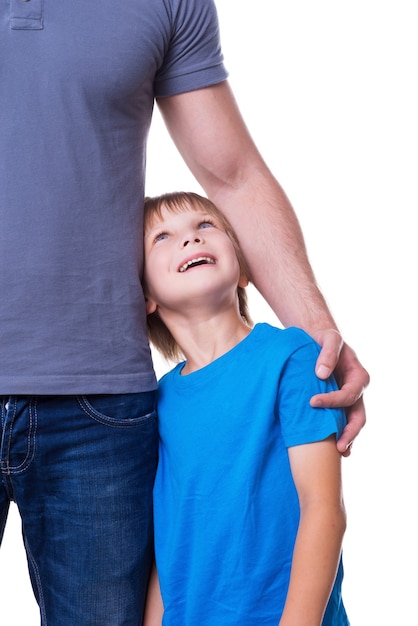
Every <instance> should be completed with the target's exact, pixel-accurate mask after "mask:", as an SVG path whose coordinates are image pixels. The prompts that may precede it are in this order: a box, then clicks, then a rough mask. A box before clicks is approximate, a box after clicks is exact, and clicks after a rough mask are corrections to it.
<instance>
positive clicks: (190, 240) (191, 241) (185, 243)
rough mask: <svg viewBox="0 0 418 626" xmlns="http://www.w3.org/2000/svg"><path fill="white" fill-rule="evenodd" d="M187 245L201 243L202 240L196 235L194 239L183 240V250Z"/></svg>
mask: <svg viewBox="0 0 418 626" xmlns="http://www.w3.org/2000/svg"><path fill="white" fill-rule="evenodd" d="M189 243H202V238H201V237H199V236H198V235H196V236H195V237H190V238H189V239H185V240H184V241H183V248H185V247H186V246H188V245H189Z"/></svg>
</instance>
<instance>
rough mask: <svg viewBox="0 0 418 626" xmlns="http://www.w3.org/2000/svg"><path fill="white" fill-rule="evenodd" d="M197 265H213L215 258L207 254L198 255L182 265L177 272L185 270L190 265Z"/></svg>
mask: <svg viewBox="0 0 418 626" xmlns="http://www.w3.org/2000/svg"><path fill="white" fill-rule="evenodd" d="M198 265H215V260H214V259H211V258H210V257H208V256H200V257H198V258H197V259H191V260H190V261H187V263H185V264H184V265H182V266H181V267H180V269H179V272H187V270H188V269H190V268H191V267H197V266H198Z"/></svg>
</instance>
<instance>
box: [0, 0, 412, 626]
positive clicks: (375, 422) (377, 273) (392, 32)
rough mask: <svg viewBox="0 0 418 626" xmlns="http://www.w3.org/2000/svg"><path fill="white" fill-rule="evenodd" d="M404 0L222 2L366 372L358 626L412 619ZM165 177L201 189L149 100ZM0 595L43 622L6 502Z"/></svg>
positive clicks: (5, 606) (351, 571)
mask: <svg viewBox="0 0 418 626" xmlns="http://www.w3.org/2000/svg"><path fill="white" fill-rule="evenodd" d="M414 5H415V2H413V1H412V0H411V1H407V0H396V2H394V1H392V2H390V1H387V0H379V1H378V0H352V1H351V2H350V3H348V2H339V1H338V0H328V1H326V0H317V1H316V2H312V0H309V1H308V0H299V1H298V0H292V1H290V0H283V1H274V0H257V2H256V3H255V2H254V1H253V0H251V1H250V0H218V10H219V16H220V22H221V35H222V43H223V49H224V55H225V59H226V65H227V67H228V69H229V72H230V82H231V84H232V87H233V89H234V91H235V94H236V96H237V99H238V102H239V104H240V107H241V110H242V112H243V114H244V118H245V119H246V121H247V124H248V126H249V128H250V131H251V133H252V135H253V137H254V138H255V140H256V143H257V144H258V146H259V148H260V150H261V152H262V154H263V156H264V157H265V159H266V161H267V162H268V164H269V165H270V167H271V169H272V170H273V172H274V173H275V175H276V176H277V178H278V179H279V181H280V182H281V184H282V185H283V187H284V188H285V190H286V192H287V194H288V195H289V197H290V199H291V201H292V203H293V205H294V207H295V209H296V212H297V214H298V216H299V218H300V221H301V224H302V227H303V230H304V233H305V237H306V242H307V246H308V251H309V255H310V259H311V262H312V264H313V267H314V269H315V272H316V275H317V279H318V281H319V284H320V286H321V288H322V289H323V291H324V293H325V295H326V297H327V299H328V302H329V305H330V308H331V310H332V311H333V313H334V315H335V317H336V319H337V321H338V323H339V325H340V328H341V330H342V332H343V334H344V336H345V338H346V340H347V342H348V343H350V344H351V345H352V346H353V347H354V348H355V349H356V351H357V353H358V355H359V358H360V360H361V361H362V362H363V364H364V365H365V366H366V367H367V368H368V369H369V371H370V374H371V376H372V382H371V385H370V387H369V389H368V391H367V394H366V401H367V408H368V424H367V426H366V428H365V429H364V430H363V432H362V434H361V436H360V437H359V438H358V440H357V441H356V444H355V446H354V449H353V454H352V456H351V458H349V459H345V460H343V467H344V480H345V499H346V506H347V510H348V524H349V525H348V530H347V533H346V538H345V548H344V550H345V553H344V558H345V570H346V576H345V583H344V590H343V591H344V597H345V603H346V606H347V611H348V613H349V616H350V618H351V623H352V626H371V625H375V624H388V625H389V624H412V623H414V620H416V611H415V604H416V603H415V595H416V561H417V558H418V553H417V541H416V534H417V530H416V529H417V528H418V524H417V521H418V520H417V513H416V507H415V503H414V500H415V499H416V494H417V487H416V479H417V462H416V458H415V448H416V446H415V436H416V421H417V403H416V387H417V384H416V355H417V348H418V342H417V339H416V326H415V322H416V319H417V312H418V311H417V304H416V295H417V294H416V292H417V287H416V285H417V279H416V274H417V268H418V264H417V260H418V259H417V252H416V247H417V245H416V239H417V228H416V226H415V219H414V218H415V215H414V213H415V211H416V209H417V200H418V193H417V165H418V163H417V161H418V159H417V146H418V127H417V112H418V97H417V91H416V89H417V87H416V79H417V59H418V43H417V42H418V39H417V36H416V20H415V14H414V9H415V6H414ZM255 7H256V8H255ZM175 189H186V190H195V191H198V192H199V191H200V188H199V187H198V185H197V184H196V183H195V181H194V179H193V178H192V177H191V176H190V174H189V173H188V171H187V170H186V168H185V166H184V165H183V164H182V162H181V159H180V157H179V156H178V155H177V153H176V152H175V150H174V149H173V148H172V146H171V142H170V140H169V138H168V137H167V135H166V132H165V129H164V128H163V127H162V124H161V121H160V119H159V116H158V113H156V115H155V119H154V123H153V127H152V130H151V135H150V147H149V164H148V180H147V191H148V193H150V194H156V193H162V192H164V191H169V190H175ZM254 209H255V210H256V207H254ZM250 304H251V309H252V316H253V318H254V320H255V321H260V320H266V321H273V322H274V317H273V315H272V314H271V312H270V311H269V310H268V308H267V307H266V305H265V304H264V303H263V301H262V300H261V299H259V298H257V297H256V295H255V294H253V295H252V296H251V301H250ZM414 357H415V359H414ZM413 359H414V364H413ZM156 366H157V370H158V373H159V374H160V373H161V372H162V371H164V367H165V366H164V365H162V364H161V363H160V362H158V363H157V364H156ZM411 572H412V573H411ZM0 603H1V615H0V622H1V624H2V626H15V625H16V626H32V625H33V626H36V625H37V624H38V623H39V619H38V611H37V607H36V605H35V603H34V600H33V598H32V592H31V589H30V584H29V579H28V575H27V570H26V563H25V556H24V553H23V548H22V543H21V539H20V524H19V519H18V516H17V513H16V509H15V506H12V510H11V513H10V516H9V521H8V525H7V528H6V535H5V539H4V543H3V546H2V549H1V551H0Z"/></svg>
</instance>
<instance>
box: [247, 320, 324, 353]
mask: <svg viewBox="0 0 418 626" xmlns="http://www.w3.org/2000/svg"><path fill="white" fill-rule="evenodd" d="M254 330H257V334H258V335H259V337H260V339H261V340H262V341H267V342H273V343H274V344H275V346H277V345H280V347H282V348H283V349H288V350H291V351H292V350H298V349H299V348H302V347H304V346H306V345H312V346H315V347H317V348H318V349H319V348H320V346H319V345H318V344H317V342H316V341H315V340H314V339H313V338H312V337H311V336H310V335H308V333H307V332H306V331H304V330H303V329H302V328H298V327H296V326H289V327H288V328H279V327H277V326H272V325H271V324H268V323H266V322H263V323H259V324H256V326H255V327H254Z"/></svg>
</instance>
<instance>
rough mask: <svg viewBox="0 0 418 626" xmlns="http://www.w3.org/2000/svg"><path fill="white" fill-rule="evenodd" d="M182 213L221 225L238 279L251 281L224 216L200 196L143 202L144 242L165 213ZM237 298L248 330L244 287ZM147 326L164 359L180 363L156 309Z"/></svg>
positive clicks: (176, 194) (170, 196)
mask: <svg viewBox="0 0 418 626" xmlns="http://www.w3.org/2000/svg"><path fill="white" fill-rule="evenodd" d="M184 211H197V212H202V211H203V212H204V213H206V214H207V215H208V216H209V217H213V218H214V219H215V220H216V222H217V223H218V224H220V226H221V228H222V230H223V231H224V232H225V233H226V235H227V236H228V238H229V239H230V241H231V243H232V246H233V249H234V251H235V255H236V259H237V261H238V265H239V270H240V274H241V277H244V278H245V279H246V280H247V281H248V280H249V279H250V272H249V268H248V265H247V263H246V261H245V259H244V257H243V254H242V252H241V249H240V247H239V244H238V239H237V236H236V234H235V232H234V230H233V228H232V226H231V225H230V223H229V222H228V220H227V219H226V218H225V216H224V215H223V214H222V213H221V211H219V209H218V208H217V207H216V206H215V205H214V204H213V203H212V202H211V201H210V200H208V199H207V198H205V197H203V196H200V195H199V194H196V193H193V192H173V193H167V194H164V195H161V196H156V197H152V198H150V197H147V198H145V206H144V233H145V238H146V237H147V233H149V232H150V231H151V230H152V229H154V228H155V226H156V225H158V224H159V222H160V221H163V219H164V215H163V214H164V213H166V212H168V213H184ZM152 236H153V235H152ZM144 292H145V297H147V285H146V280H145V279H144ZM237 296H238V305H239V313H240V315H241V317H242V319H243V320H244V322H245V323H246V324H248V325H249V326H251V325H252V321H251V318H250V316H249V313H248V305H247V295H246V292H245V287H242V286H240V285H237ZM147 326H148V336H149V338H150V341H151V342H152V343H153V344H154V346H155V347H156V348H158V350H159V351H160V352H161V353H162V354H163V355H164V356H165V357H166V358H168V359H171V360H180V359H181V358H182V357H183V355H182V353H181V350H180V347H179V346H178V344H177V342H176V341H175V339H174V337H173V336H172V335H171V333H170V331H169V330H168V328H167V327H166V325H165V324H164V322H163V321H162V319H161V317H160V316H159V314H158V308H157V310H155V311H153V312H152V313H150V314H149V315H148V317H147Z"/></svg>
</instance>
